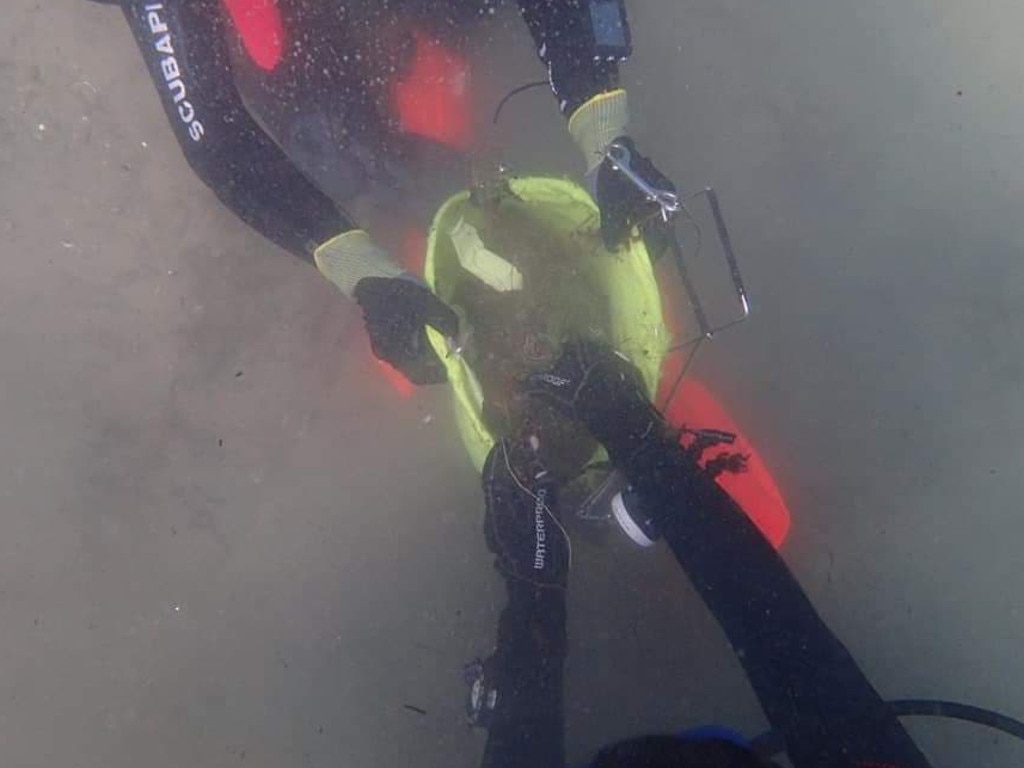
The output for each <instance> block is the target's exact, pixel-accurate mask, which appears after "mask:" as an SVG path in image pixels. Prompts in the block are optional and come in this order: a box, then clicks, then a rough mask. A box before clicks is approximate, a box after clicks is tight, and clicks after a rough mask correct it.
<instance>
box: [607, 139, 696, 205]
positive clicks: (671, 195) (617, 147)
mask: <svg viewBox="0 0 1024 768" xmlns="http://www.w3.org/2000/svg"><path fill="white" fill-rule="evenodd" d="M605 157H606V158H608V162H609V163H611V164H612V165H613V166H614V167H615V169H616V170H618V171H621V172H622V174H623V175H624V176H625V177H626V178H627V179H629V180H630V182H632V183H633V186H635V187H636V188H637V189H639V190H640V192H641V193H642V194H643V196H644V197H646V198H647V200H648V201H649V202H652V203H654V204H655V205H657V206H658V208H659V209H660V211H661V220H662V221H664V222H665V223H666V224H667V223H668V222H669V221H670V220H671V219H672V217H673V216H675V215H676V214H677V213H679V212H680V211H681V210H682V209H683V203H682V201H681V200H680V199H679V195H677V194H676V193H675V192H673V191H671V190H669V189H658V188H657V187H655V186H654V185H653V184H651V183H650V182H649V181H647V179H645V178H644V177H643V176H641V175H640V174H639V173H637V172H636V171H634V170H633V165H632V162H633V153H632V152H630V151H629V147H627V146H626V145H624V144H620V143H619V142H617V141H613V142H612V143H611V144H609V145H608V149H607V150H605Z"/></svg>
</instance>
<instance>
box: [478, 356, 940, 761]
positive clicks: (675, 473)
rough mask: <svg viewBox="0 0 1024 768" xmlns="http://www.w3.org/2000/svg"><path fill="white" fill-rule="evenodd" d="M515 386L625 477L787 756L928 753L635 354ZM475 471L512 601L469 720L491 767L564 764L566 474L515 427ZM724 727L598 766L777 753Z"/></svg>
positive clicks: (650, 740) (637, 509)
mask: <svg viewBox="0 0 1024 768" xmlns="http://www.w3.org/2000/svg"><path fill="white" fill-rule="evenodd" d="M521 388H522V390H523V392H522V396H524V397H528V398H532V399H534V400H538V401H541V402H543V403H544V404H545V405H546V406H547V407H551V408H554V409H556V410H557V411H558V412H560V413H562V414H563V415H564V416H566V417H568V418H571V419H572V420H574V421H577V422H581V423H582V424H583V425H584V426H586V428H587V429H588V430H589V431H590V433H591V434H592V435H593V437H594V438H595V439H596V440H598V441H599V442H600V443H601V444H602V445H603V446H604V447H605V448H606V450H607V451H608V454H609V456H610V458H611V461H612V463H613V464H614V465H615V466H616V467H617V468H618V469H619V470H620V471H621V472H623V474H624V475H625V476H626V478H627V479H628V481H629V483H630V489H629V494H628V495H629V502H628V508H629V516H630V518H631V519H632V520H633V522H634V524H636V525H637V526H639V527H640V528H642V529H643V531H644V532H645V534H646V535H647V536H648V537H650V538H652V539H657V538H663V539H664V540H665V542H666V543H667V544H668V546H669V548H670V549H671V550H672V553H673V554H674V555H675V558H676V560H677V561H678V562H679V565H680V566H681V567H682V569H683V571H684V572H685V573H686V574H687V576H688V577H689V579H690V580H691V581H692V583H693V585H694V587H695V588H696V590H697V592H698V593H699V594H700V596H701V599H702V600H703V601H704V603H705V605H706V606H707V607H708V609H709V610H710V611H711V613H712V614H713V616H714V617H715V619H716V620H717V621H718V623H719V625H720V626H721V627H722V629H723V630H724V632H725V634H726V637H727V638H728V640H729V643H730V645H731V646H732V648H733V650H734V651H735V652H736V654H737V656H738V658H739V660H740V662H741V664H742V666H743V669H744V670H745V672H746V675H747V677H748V679H749V681H750V684H751V686H752V687H753V689H754V692H755V694H756V695H757V698H758V700H759V702H760V704H761V707H762V709H763V710H764V712H765V715H766V716H767V718H768V720H769V722H770V723H771V725H772V727H773V728H774V729H775V733H776V734H777V736H778V737H779V739H780V740H781V742H782V744H783V745H784V747H785V751H786V753H787V754H788V756H789V759H790V761H791V762H792V765H794V766H796V768H823V767H824V766H828V767H829V768H844V767H848V768H883V767H885V768H927V766H928V765H929V762H928V760H927V759H926V758H925V756H924V755H923V754H922V753H921V751H920V750H919V749H918V747H917V746H916V745H915V744H914V742H913V741H912V740H911V738H910V736H909V735H908V734H907V732H906V731H905V730H904V729H903V727H902V726H901V725H900V723H899V721H898V720H897V717H896V714H895V713H894V712H893V710H892V709H891V708H890V707H889V705H888V704H886V702H885V701H884V700H883V699H882V697H881V696H880V695H879V694H878V692H877V691H876V690H875V688H874V687H873V686H872V685H871V683H870V682H869V681H868V679H867V678H866V677H865V675H864V673H863V672H862V671H861V670H860V668H859V667H858V666H857V663H856V662H855V661H854V660H853V658H852V657H851V655H850V653H849V652H848V651H847V649H846V648H845V647H844V646H843V645H842V643H841V642H840V641H839V640H838V639H837V638H836V637H835V635H833V633H832V632H831V631H830V630H829V628H828V627H827V626H826V625H825V623H824V622H823V621H822V619H821V618H820V617H819V616H818V614H817V612H816V611H815V609H814V607H813V606H812V605H811V603H810V601H809V600H808V599H807V596H806V595H805V594H804V592H803V590H802V589H801V587H800V585H799V584H798V583H797V581H796V579H795V578H794V577H793V575H792V574H791V573H790V571H789V569H788V568H787V567H786V565H785V563H784V562H783V560H782V558H781V557H780V556H779V555H778V553H777V552H776V551H775V549H774V548H773V547H772V546H771V544H770V543H769V542H768V541H767V540H766V539H765V537H764V536H763V535H762V534H761V532H760V531H759V530H758V529H757V527H756V526H755V525H754V524H753V523H752V522H751V521H750V519H749V518H748V517H747V515H745V514H744V513H743V512H742V511H741V510H740V509H739V507H738V506H737V505H736V504H735V502H734V501H733V500H732V499H731V498H730V497H729V495H728V494H727V493H726V492H725V491H724V490H722V488H721V487H720V486H719V485H718V484H717V483H716V482H715V481H714V479H713V478H712V477H711V475H709V474H708V472H706V471H705V470H702V469H700V467H699V466H698V463H697V459H698V457H696V456H694V455H693V453H692V451H688V450H687V449H686V448H684V447H683V446H682V445H680V442H679V439H678V433H676V434H673V433H672V431H671V430H670V429H669V428H668V426H667V425H666V423H665V420H664V418H663V417H662V415H661V414H660V413H659V412H658V411H657V410H656V409H655V408H654V406H653V405H652V404H651V403H650V401H649V400H648V398H647V396H646V395H645V394H644V388H643V384H642V382H641V379H640V375H639V373H638V372H637V371H636V369H635V368H634V367H633V366H632V365H631V364H630V363H629V362H628V361H627V360H626V359H625V358H624V357H622V356H621V355H619V354H618V353H614V352H612V351H611V350H610V349H609V348H607V347H603V346H598V345H595V344H593V343H587V344H584V343H572V344H569V345H567V346H566V349H565V351H564V353H563V355H562V357H561V358H560V359H559V361H558V362H557V363H556V364H555V367H554V368H553V369H552V370H550V371H549V372H546V373H540V374H532V375H529V376H527V377H526V378H525V380H524V381H523V383H522V387H521ZM524 430H525V431H523V433H522V435H521V436H519V437H516V438H515V439H503V440H501V441H499V442H498V443H497V444H496V445H495V446H494V448H493V449H492V450H491V452H490V454H489V456H488V459H487V462H486V464H485V465H484V470H483V490H484V496H485V502H486V514H485V524H484V525H485V535H486V541H487V546H488V548H489V549H490V550H491V552H493V553H494V555H495V566H496V567H497V569H498V570H499V572H500V573H502V575H503V576H504V577H505V582H506V589H507V594H508V601H507V604H506V606H505V607H504V609H503V611H502V613H501V617H500V619H499V624H498V631H497V642H496V646H495V651H494V652H493V654H492V655H491V656H490V657H489V658H488V659H487V660H486V661H480V662H476V663H474V664H473V665H471V667H470V669H469V670H467V671H468V672H469V682H470V683H471V693H470V700H469V714H470V721H471V722H472V723H474V724H476V725H480V726H483V727H486V728H487V729H488V738H487V746H486V748H485V753H484V758H483V766H484V768H506V767H507V768H522V767H523V766H530V768H564V766H565V754H564V751H565V749H564V740H563V713H562V675H563V665H564V661H565V656H566V649H567V640H566V589H567V585H568V576H569V567H570V560H571V550H570V544H569V540H568V537H567V534H566V532H565V529H564V528H563V527H562V524H561V522H560V520H559V519H558V517H557V509H558V505H557V500H558V491H559V481H560V478H558V477H555V476H553V474H552V472H551V471H550V470H549V469H548V467H549V466H551V464H550V463H549V462H547V461H546V460H545V455H544V445H543V440H542V439H538V437H537V436H536V434H530V433H529V431H528V430H529V427H528V426H527V427H525V428H524ZM767 760H768V758H766V757H764V756H761V755H759V754H758V753H757V752H755V751H754V750H753V749H752V748H751V746H750V745H749V744H747V743H746V742H744V741H743V739H742V738H741V737H739V736H738V735H737V734H733V733H732V732H729V731H725V730H724V729H719V728H713V729H703V730H702V731H697V732H693V733H691V735H690V736H685V735H684V736H648V737H642V738H637V739H632V740H628V741H625V742H622V743H619V744H615V745H613V746H610V747H607V748H605V749H603V750H601V751H600V752H599V753H598V755H597V756H596V758H595V760H594V761H593V763H592V765H593V766H595V768H634V767H635V768H641V767H642V768H758V767H761V768H764V766H772V765H775V764H774V763H771V762H768V761H767Z"/></svg>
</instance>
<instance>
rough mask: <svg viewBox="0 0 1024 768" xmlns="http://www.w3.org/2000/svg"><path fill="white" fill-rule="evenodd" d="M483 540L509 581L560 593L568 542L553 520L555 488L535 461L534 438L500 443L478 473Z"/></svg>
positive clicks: (565, 576) (566, 573)
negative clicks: (480, 476) (483, 507)
mask: <svg viewBox="0 0 1024 768" xmlns="http://www.w3.org/2000/svg"><path fill="white" fill-rule="evenodd" d="M483 489H484V499H485V501H486V504H487V510H486V513H485V516H484V534H485V536H486V539H487V548H488V549H489V550H490V551H491V552H493V553H494V554H495V556H496V559H495V565H496V566H497V568H498V570H499V571H501V572H502V573H503V574H504V575H505V576H506V577H507V578H508V579H510V580H517V581H523V582H527V583H529V584H532V585H533V586H534V587H538V588H554V589H565V587H566V583H567V581H568V576H569V559H570V555H569V547H570V544H569V540H568V538H567V536H566V533H565V529H564V528H563V527H562V524H561V521H560V520H559V519H558V517H557V511H556V510H557V503H556V501H557V499H556V496H557V491H558V488H557V483H556V481H555V479H554V477H552V475H551V473H550V472H548V471H547V469H545V467H544V466H543V464H542V463H541V461H540V459H539V458H538V455H537V446H536V438H533V439H532V440H531V439H523V440H509V439H502V440H500V441H499V442H498V443H497V444H496V445H495V446H494V447H493V448H492V449H491V452H490V454H488V456H487V461H486V462H485V463H484V471H483Z"/></svg>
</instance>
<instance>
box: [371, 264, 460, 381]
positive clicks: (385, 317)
mask: <svg viewBox="0 0 1024 768" xmlns="http://www.w3.org/2000/svg"><path fill="white" fill-rule="evenodd" d="M354 296H355V299H356V301H358V302H359V306H360V307H362V309H363V320H364V322H365V323H366V331H367V333H368V334H369V336H370V346H371V347H372V348H373V353H374V354H375V355H376V356H377V357H378V358H380V359H381V360H383V361H385V362H387V363H390V364H391V365H393V366H394V367H395V368H397V369H398V370H399V371H401V372H402V373H403V374H404V375H405V376H406V378H408V379H409V381H411V382H412V383H413V384H439V383H441V382H444V381H446V380H447V375H446V374H445V369H444V365H442V363H441V361H440V360H439V359H438V357H437V355H436V354H435V353H434V350H433V348H432V347H431V346H430V340H429V339H427V331H426V326H428V325H430V326H433V327H434V328H436V329H437V330H438V331H440V332H441V333H443V334H444V335H445V336H448V337H451V338H455V337H456V336H458V333H459V318H458V316H457V315H456V314H455V312H453V311H452V309H451V307H449V306H448V305H447V304H445V303H444V302H443V301H441V300H440V299H439V298H438V297H437V296H436V295H435V294H434V293H433V291H431V290H430V289H429V288H427V286H425V285H424V284H423V283H421V282H420V281H419V280H417V279H416V278H414V277H412V276H411V275H401V276H399V277H364V278H363V279H362V280H360V281H359V282H358V283H356V285H355V290H354Z"/></svg>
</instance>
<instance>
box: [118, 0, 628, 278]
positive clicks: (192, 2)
mask: <svg viewBox="0 0 1024 768" xmlns="http://www.w3.org/2000/svg"><path fill="white" fill-rule="evenodd" d="M587 2H588V0H518V3H519V7H520V10H521V11H522V15H523V17H524V19H525V20H526V23H527V25H528V27H529V29H530V32H531V33H532V35H533V38H534V40H535V42H536V45H537V49H538V52H539V53H540V56H541V58H542V60H543V61H544V63H545V64H546V65H547V67H548V69H549V74H550V78H551V83H552V88H553V89H554V91H555V93H556V95H557V98H558V101H559V105H560V108H561V110H562V112H563V113H565V114H567V115H568V114H571V112H572V111H573V110H574V109H575V108H576V107H578V106H579V105H581V104H582V103H583V102H585V101H586V100H587V99H589V98H590V97H592V96H594V95H596V94H598V93H601V92H602V91H606V90H608V89H610V88H612V87H614V85H615V82H616V80H617V76H618V68H617V64H616V63H615V62H609V61H605V60H598V59H597V58H595V56H594V55H593V54H594V52H593V50H592V49H593V44H592V42H591V41H590V38H591V35H590V34H589V31H588V30H587V29H586V28H585V24H584V18H585V15H584V12H585V8H586V4H587ZM377 3H378V0H278V2H277V7H278V9H279V11H280V13H281V16H282V17H283V21H284V26H285V28H286V29H287V30H288V35H287V37H286V40H287V42H286V45H287V46H290V48H289V49H288V50H285V52H284V57H283V60H284V66H287V65H288V63H289V62H291V63H292V65H293V66H294V67H295V68H296V71H297V69H303V71H305V70H311V69H312V70H315V71H317V72H320V71H322V72H323V73H325V74H329V75H330V76H331V77H336V78H337V83H338V87H339V88H345V89H349V90H350V92H351V94H352V102H353V107H352V113H351V118H350V122H351V126H352V129H353V134H354V135H355V134H358V133H360V132H361V131H362V132H367V131H369V132H370V133H374V132H376V133H382V132H385V131H386V126H384V125H381V124H380V116H379V115H375V114H373V108H372V106H371V105H369V103H368V102H367V100H365V99H364V98H363V94H362V93H361V91H360V89H359V88H358V87H353V85H352V83H351V81H350V79H348V73H347V72H346V69H351V67H349V66H348V65H347V64H346V61H348V60H347V58H346V55H347V52H346V47H345V46H346V42H345V36H344V31H345V30H344V29H340V32H341V33H342V34H339V35H333V34H332V32H333V31H334V30H332V24H333V25H335V26H339V25H340V26H344V23H345V11H344V8H345V7H346V6H356V5H363V6H367V7H369V8H371V9H372V8H375V7H376V6H377ZM121 5H122V7H123V10H124V13H125V15H126V17H127V19H128V22H129V24H130V25H131V28H132V31H133V33H134V35H135V38H136V40H137V42H138V44H139V48H140V49H141V51H142V54H143V56H144V57H145V59H146V63H147V65H148V67H149V71H150V74H151V76H152V77H153V80H154V82H155V84H156V86H157V90H158V91H159V93H160V97H161V101H162V102H163V105H164V109H165V111H166V113H167V116H168V119H169V120H170V122H171V125H172V126H173V128H174V132H175V135H176V136H177V138H178V142H179V143H180V145H181V148H182V150H183V151H184V153H185V156H186V157H187V158H188V161H189V163H190V165H191V166H192V168H193V169H194V170H195V172H196V173H197V174H198V176H199V177H200V178H201V179H202V180H203V181H204V182H205V183H206V184H207V185H208V186H209V187H210V188H211V189H212V190H213V191H214V193H216V195H217V196H218V197H219V198H220V200H221V201H222V202H223V203H224V204H225V205H227V206H228V207H229V208H230V209H231V210H233V211H234V212H235V213H236V214H237V215H238V216H239V217H241V218H242V219H243V220H244V221H246V222H247V223H248V224H249V225H251V226H252V227H254V228H255V229H256V230H258V231H259V232H260V233H262V234H263V235H264V236H266V237H267V238H269V239H270V240H272V241H274V242H275V243H277V244H278V245H280V246H282V247H283V248H285V249H287V250H288V251H290V252H292V253H294V254H296V255H298V256H300V257H302V258H304V259H309V258H310V254H311V252H312V250H313V249H314V248H315V247H316V246H317V245H318V244H320V243H323V242H324V241H326V240H328V239H330V238H332V237H334V236H335V235H338V234H340V233H342V232H345V231H347V230H350V229H352V228H354V227H355V226H356V224H355V222H353V221H350V220H349V218H348V217H347V216H346V215H345V214H343V213H342V212H341V211H340V210H339V208H338V207H337V206H336V205H335V204H334V203H333V202H332V200H331V198H330V197H329V196H328V195H326V194H325V193H324V192H323V191H321V189H320V188H318V186H317V185H316V184H314V183H313V182H312V181H310V180H309V178H308V175H306V174H304V173H303V172H302V171H301V170H300V169H299V168H298V167H297V166H296V164H295V163H294V162H293V160H291V159H290V158H289V156H288V155H287V154H286V153H285V152H284V151H283V150H282V149H281V148H280V147H279V146H278V144H277V143H275V141H274V140H272V139H271V137H270V136H269V135H268V134H267V133H266V132H265V131H264V130H263V128H261V125H260V124H259V123H258V122H257V120H256V119H254V117H253V115H252V114H251V113H250V111H249V110H248V109H247V107H246V104H245V103H243V99H242V97H241V95H240V93H239V91H238V89H237V87H236V79H235V75H236V74H237V73H236V71H235V67H236V66H237V63H238V59H237V51H238V49H239V46H238V45H237V44H236V43H237V39H236V38H237V33H236V32H235V30H234V29H233V28H232V25H231V22H230V15H229V14H228V12H227V11H226V9H225V6H224V0H121ZM405 5H408V6H409V13H417V12H419V13H423V12H424V11H423V10H422V8H428V9H430V14H432V15H434V16H443V15H444V14H445V13H447V6H451V7H452V9H453V12H454V10H455V9H457V10H458V11H459V14H460V15H456V16H450V17H449V20H450V19H457V20H459V21H460V22H461V21H465V20H466V19H468V18H471V17H472V16H473V15H475V14H477V13H479V11H480V9H481V7H482V6H483V7H486V6H487V5H488V3H487V2H486V0H450V2H449V3H443V2H436V1H435V2H428V3H424V2H423V1H422V0H405V3H404V4H402V3H396V2H392V3H390V5H389V7H390V8H394V7H398V8H399V9H400V10H401V9H402V8H404V6H405ZM339 9H341V10H339ZM418 9H419V10H418ZM364 13H366V12H364ZM368 13H370V14H371V15H372V13H373V11H372V10H371V11H369V12H368ZM456 23H459V22H456ZM371 34H372V32H371ZM233 36H234V37H233ZM367 126H369V127H367ZM369 161H370V162H372V158H371V159H370V160H369Z"/></svg>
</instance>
